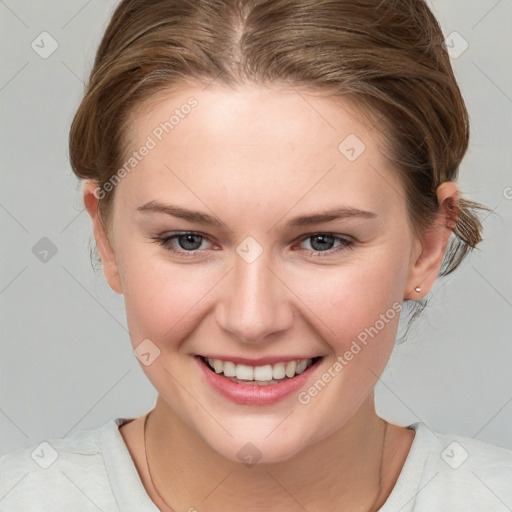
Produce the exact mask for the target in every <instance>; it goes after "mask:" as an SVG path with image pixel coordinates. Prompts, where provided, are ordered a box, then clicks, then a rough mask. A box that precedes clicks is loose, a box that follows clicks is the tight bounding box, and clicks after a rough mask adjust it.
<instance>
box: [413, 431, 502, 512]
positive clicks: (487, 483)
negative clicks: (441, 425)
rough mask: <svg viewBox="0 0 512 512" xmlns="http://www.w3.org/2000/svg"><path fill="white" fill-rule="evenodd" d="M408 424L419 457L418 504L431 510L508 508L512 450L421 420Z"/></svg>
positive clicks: (497, 509)
mask: <svg viewBox="0 0 512 512" xmlns="http://www.w3.org/2000/svg"><path fill="white" fill-rule="evenodd" d="M411 427H413V428H414V429H415V430H416V436H417V441H418V443H417V446H416V451H417V452H418V453H417V455H421V456H420V457H418V459H422V460H423V469H422V476H421V482H420V485H419V488H420V489H423V490H422V491H420V492H419V493H418V498H417V499H418V502H419V503H421V501H422V500H423V501H425V502H428V506H429V507H430V508H431V509H435V510H451V511H456V510H465V511H472V510H484V509H486V510H494V511H499V510H504V511H506V510H511V509H512V450H509V449H507V448H503V447H500V446H495V445H493V444H490V443H486V442H483V441H480V440H478V439H474V438H470V437H464V436H460V435H456V434H446V433H440V432H436V431H434V430H432V429H430V428H429V427H428V426H427V425H426V424H424V423H415V424H413V425H411ZM422 495H423V496H422ZM432 507H434V508H432ZM436 507H437V508H436ZM464 507H465V508H464ZM482 507H483V508H482ZM486 507H487V508H486Z"/></svg>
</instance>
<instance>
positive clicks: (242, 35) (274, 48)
mask: <svg viewBox="0 0 512 512" xmlns="http://www.w3.org/2000/svg"><path fill="white" fill-rule="evenodd" d="M443 41H444V37H443V34H442V31H441V28H440V26H439V24H438V22H437V20H436V19H435V17H434V15H433V14H432V12H431V11H430V9H429V8H428V6H427V5H426V3H425V1H424V0H153V1H151V2H148V1H146V0H123V1H121V2H120V3H119V5H118V6H117V8H116V10H115V11H114V13H113V16H112V19H111V20H110V23H109V25H108V27H107V29H106V32H105V34H104V37H103V39H102V41H101V44H100V46H99V48H98V51H97V54H96V59H95V62H94V66H93V69H92V71H91V73H90V77H89V82H88V84H87V87H86V90H85V95H84V98H83V99H82V102H81V104H80V106H79V108H78V111H77V112H76V115H75V117H74V120H73V123H72V126H71V130H70V138H69V151H70V160H71V165H72V167H73V170H74V172H75V174H76V175H77V176H78V177H80V178H92V179H94V180H97V182H98V185H99V186H100V187H101V186H103V185H104V184H105V183H107V181H108V180H109V179H110V178H111V177H112V176H113V175H114V174H115V173H116V171H117V169H118V168H119V167H120V166H121V165H122V162H123V161H124V156H125V155H126V154H127V149H128V147H127V146H128V141H127V133H128V130H127V128H128V127H129V120H130V116H131V114H132V113H133V112H134V111H135V109H136V108H138V107H139V106H140V105H142V104H143V103H144V102H146V101H148V100H151V99H152V98H155V97H156V95H157V94H160V93H162V91H170V90H173V89H179V88H180V87H184V86H186V85H187V84H194V85H198V84H201V83H204V84H208V83H210V82H212V81H213V80H216V81H217V82H219V83H220V84H222V85H225V86H229V87H233V88H234V87H236V86H237V85H241V84H245V83H251V84H261V85H272V84H275V85H277V84H284V85H287V84H288V85H291V86H293V87H298V88H303V90H312V91H317V92H319V93H322V94H323V93H326V94H327V95H329V96H330V97H333V98H336V97H339V98H350V99H351V100H353V101H354V102H355V103H356V104H357V105H358V106H359V107H360V109H361V112H363V113H366V114H368V115H369V116H370V117H371V118H372V119H377V118H378V121H377V122H379V123H380V124H381V125H382V126H385V127H386V128H385V130H382V131H381V132H382V133H385V134H386V137H385V139H386V147H387V152H388V153H389V155H388V157H389V158H391V159H392V160H393V162H394V164H395V168H396V169H397V172H399V173H400V175H401V177H402V181H403V183H404V185H405V190H406V195H407V197H406V200H407V205H408V211H409V216H410V221H411V225H412V226H413V228H414V229H415V230H416V231H417V232H421V231H422V230H424V229H426V228H428V227H429V226H430V225H431V224H432V221H433V219H434V218H435V215H436V214H437V211H438V204H437V197H436V189H437V187H438V186H439V185H440V184H441V183H442V182H443V181H455V180H456V178H457V174H458V169H459V164H460V162H461V160H462V158H463V156H464V154H465V152H466V150H467V146H468V139H469V121H468V113H467V111H466V107H465V104H464V100H463V98H462V95H461V92H460V90H459V87H458V85H457V82H456V79H455V77H454V74H453V70H452V67H451V63H450V58H449V55H448V53H447V51H446V48H445V46H444V42H443ZM113 193H114V191H111V192H109V193H108V194H106V195H105V197H104V198H103V199H101V201H100V213H101V214H102V218H104V219H107V218H108V214H109V211H110V208H111V205H112V199H113ZM478 209H482V210H487V208H486V207H484V206H482V205H479V204H478V203H475V202H472V201H469V200H466V199H463V198H460V199H459V201H458V203H457V204H456V205H453V210H452V211H453V213H454V214H456V215H457V220H456V224H455V227H454V230H453V236H452V239H451V241H450V245H449V247H448V249H447V251H446V254H445V259H444V261H443V266H442V269H441V275H446V274H449V273H450V272H452V271H453V270H455V268H456V267H457V266H458V265H459V263H460V262H461V261H462V259H463V258H464V256H465V255H466V254H467V253H468V251H469V250H471V249H473V248H475V246H476V245H477V244H478V243H479V242H480V241H481V229H482V226H481V222H480V220H479V218H478V216H477V214H476V210H478Z"/></svg>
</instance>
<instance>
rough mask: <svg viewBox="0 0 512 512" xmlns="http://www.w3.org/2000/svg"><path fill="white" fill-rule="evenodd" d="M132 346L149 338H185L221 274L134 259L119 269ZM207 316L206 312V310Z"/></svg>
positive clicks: (197, 267)
mask: <svg viewBox="0 0 512 512" xmlns="http://www.w3.org/2000/svg"><path fill="white" fill-rule="evenodd" d="M120 271H121V272H122V276H123V292H124V300H125V305H126V314H127V321H128V327H129V330H130V335H131V338H132V344H133V345H134V346H135V345H137V344H138V343H140V341H142V340H143V339H146V338H150V339H151V340H153V341H154V342H155V343H157V344H159V345H160V344H163V343H165V344H168V343H169V342H170V341H172V340H173V339H178V340H179V339H183V337H185V336H186V335H187V334H188V333H189V332H190V331H191V330H192V329H194V327H195V326H194V325H193V323H194V318H195V317H196V316H197V314H198V313H199V312H200V311H202V309H203V305H204V301H203V300H204V299H205V297H206V296H207V295H208V292H209V290H211V289H212V287H213V286H214V285H215V283H216V282H217V281H218V272H217V271H212V269H211V268H209V269H208V268H206V267H202V268H200V266H199V265H198V266H193V265H173V264H171V263H169V262H167V261H162V260H160V261H157V260H156V259H155V258H153V261H152V262H151V261H150V260H149V259H138V258H134V259H133V261H132V264H130V265H126V266H125V267H124V268H123V269H121V270H120ZM203 313H204V311H203Z"/></svg>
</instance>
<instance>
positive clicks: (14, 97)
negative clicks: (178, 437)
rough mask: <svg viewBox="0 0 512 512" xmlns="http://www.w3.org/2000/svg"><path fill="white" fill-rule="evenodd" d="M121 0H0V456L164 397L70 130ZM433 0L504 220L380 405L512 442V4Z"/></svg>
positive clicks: (476, 188) (435, 299)
mask: <svg viewBox="0 0 512 512" xmlns="http://www.w3.org/2000/svg"><path fill="white" fill-rule="evenodd" d="M114 4H115V2H114V1H111V0H107V1H105V0H103V1H100V0H89V1H84V0H73V1H70V0H67V1H63V0H60V1H56V0H53V1H44V2H34V1H33V0H30V1H29V0H27V1H24V0H5V1H2V0H0V16H1V30H0V38H1V41H2V46H1V48H2V52H3V59H2V62H3V65H2V68H1V70H0V109H1V119H2V128H1V130H2V133H1V141H2V142H1V157H0V158H1V162H2V174H1V180H2V181H1V187H0V222H1V228H2V242H1V244H0V251H1V253H0V261H1V265H2V266H1V274H0V319H1V324H2V334H1V339H0V340H1V341H0V343H1V345H0V349H1V357H0V371H1V381H0V391H1V396H0V432H1V435H0V454H4V453H7V452H9V451H11V450H13V449H15V448H19V447H25V446H31V445H35V444H37V443H39V442H40V441H42V440H44V439H50V438H52V437H63V436H65V435H68V434H70V433H72V432H76V431H78V430H83V429H89V428H95V427H98V426H100V425H102V424H103V423H105V422H106V421H108V420H110V419H111V418H114V417H118V416H124V417H131V416H136V415H140V414H143V413H144V412H146V411H147V410H149V409H150V408H151V407H153V405H154V401H155V399H156V391H155V390H154V388H153V387H152V385H151V384H150V383H149V381H148V380H147V379H146V377H145V375H144V373H143V372H142V370H141V368H140V365H139V362H138V360H137V359H136V358H135V357H134V356H133V353H132V349H131V344H130V341H129V338H128V333H127V330H126V321H125V312H124V306H123V300H122V297H120V296H118V295H116V294H115V293H114V292H112V291H111V290H110V289H109V288H108V286H107V285H106V283H105V279H104V277H103V276H102V274H98V273H95V272H94V271H93V269H92V268H91V261H90V256H89V250H90V245H91V240H92V235H91V225H90V220H89V217H88V215H87V213H86V212H84V210H83V204H82V200H81V194H80V186H79V183H78V181H77V179H76V178H75V177H74V175H73V174H72V173H71V170H70V166H69V163H68V153H67V136H68V129H69V125H70V122H71V119H72V116H73V114H74V111H75V109H76V107H77V105H78V102H79V100H80V98H81V94H82V91H83V80H84V78H85V77H86V76H87V75H88V73H89V70H90V69H91V66H92V62H93V58H94V53H95V50H96V47H97V44H98V42H99V39H100V37H101V34H102V31H103V30H104V28H105V27H106V23H107V20H108V17H109V14H110V12H111V10H112V8H113V6H114ZM431 5H432V7H433V9H434V12H435V13H436V14H437V15H438V17H439V20H440V22H441V25H442V27H443V30H444V33H445V35H446V36H448V35H449V34H452V33H453V32H454V31H456V32H457V33H458V34H460V36H461V37H462V38H464V40H465V41H467V43H468V45H469V46H468V48H467V50H466V51H465V52H464V53H462V54H461V55H457V58H455V57H454V58H453V60H452V62H453V65H454V68H455V72H456V75H457V77H458V79H459V81H460V85H461V88H462V91H463V94H464V97H465V99H466V101H467V105H468V109H469V111H470V115H471V121H472V134H471V135H472V138H471V147H470V150H469V152H468V154H467V156H466V159H465V160H464V163H463V165H462V168H461V178H460V180H459V185H460V187H461V189H462V192H463V193H464V194H465V195H466V197H469V198H472V199H475V200H477V201H480V202H483V203H484V204H486V205H488V206H489V207H491V208H493V209H494V210H495V212H496V215H490V216H488V217H487V218H486V219H485V221H484V225H485V237H486V240H485V242H484V243H483V244H482V245H481V250H480V251H478V252H477V253H475V254H473V255H472V256H471V257H470V258H468V260H467V261H466V262H465V263H464V264H463V266H462V267H461V268H459V270H458V271H457V272H456V273H455V274H453V275H452V276H449V277H448V278H445V279H439V280H438V283H437V284H436V286H435V288H434V290H433V292H432V294H431V303H430V306H429V308H428V310H427V311H426V312H425V314H424V316H423V318H422V319H421V320H420V321H418V322H417V323H416V325H415V328H414V329H413V330H412V332H411V333H410V339H409V340H408V342H406V343H405V344H403V345H400V346H397V347H396V349H395V351H394V353H393V356H392V358H391V361H390V363H389V366H388V368H387V369H386V371H385V373H384V375H383V376H382V379H381V380H380V381H379V383H378V385H377V387H376V400H377V408H378V412H379V413H380V414H381V415H383V416H384V417H385V418H387V419H388V420H390V421H394V422H396V423H399V424H403V425H405V424H409V423H412V422H415V421H424V422H426V423H427V424H429V425H430V426H431V427H432V428H434V429H436V430H438V431H442V432H448V433H457V434H461V435H465V436H468V437H476V438H478V439H481V440H483V441H487V442H491V443H494V444H497V445H501V446H505V447H508V448H511V449H512V428H510V427H511V425H512V378H511V375H512V370H511V361H512V343H511V341H512V335H511V334H512V326H511V322H510V318H511V313H512V309H511V308H512V286H511V285H512V272H511V268H510V261H511V260H512V258H511V256H512V237H511V236H510V234H511V232H512V231H511V226H512V188H511V187H512V173H511V172H510V165H511V164H510V162H511V161H512V152H511V146H512V129H511V126H512V122H511V119H512V80H511V68H510V65H505V64H504V63H505V62H510V53H511V50H512V36H511V31H510V22H511V21H512V0H500V1H497V0H472V1H469V0H457V1H455V0H449V1H448V0H446V1H441V0H437V1H432V2H431ZM45 31H46V32H48V33H49V34H51V36H52V37H53V38H54V39H55V40H56V41H57V43H58V48H57V49H56V51H55V52H54V53H53V54H52V55H51V56H49V57H48V58H46V59H43V58H42V57H41V56H40V55H39V54H38V53H36V51H34V50H33V49H32V47H31V43H32V41H34V40H35V41H36V43H37V42H38V41H40V40H41V37H39V35H40V34H41V33H42V32H45ZM44 37H47V36H44ZM454 37H455V38H453V37H452V38H451V39H450V41H453V46H454V48H453V49H452V51H454V52H456V53H457V54H458V53H460V52H461V51H462V49H463V48H464V46H463V41H462V40H461V39H460V38H459V36H454ZM39 44H40V46H42V44H41V43H39ZM450 44H451V43H450ZM45 48H46V50H48V49H49V48H50V44H49V39H46V43H45ZM41 51H42V49H41ZM43 237H47V238H48V239H49V240H50V241H51V244H53V245H51V244H49V242H48V241H47V240H43V241H41V239H42V238H43ZM36 244H38V245H36ZM34 246H35V248H34ZM53 246H55V249H56V250H57V252H56V253H55V254H52V250H51V249H52V247H53ZM45 249H46V250H48V251H49V252H48V253H47V254H46V255H45V253H44V252H41V251H44V250H45ZM55 249H54V251H55Z"/></svg>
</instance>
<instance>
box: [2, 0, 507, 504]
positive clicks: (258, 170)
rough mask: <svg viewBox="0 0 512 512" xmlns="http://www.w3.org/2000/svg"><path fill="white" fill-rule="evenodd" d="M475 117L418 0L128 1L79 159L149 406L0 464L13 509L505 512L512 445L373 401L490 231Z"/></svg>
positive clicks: (93, 99)
mask: <svg viewBox="0 0 512 512" xmlns="http://www.w3.org/2000/svg"><path fill="white" fill-rule="evenodd" d="M468 131H469V128H468V117H467V112H466V108H465V105H464V102H463V99H462V97H461V94H460V91H459V88H458V86H457V83H456V81H455V78H454V75H453V72H452V69H451V65H450V60H449V57H448V55H447V53H446V50H445V48H444V47H443V35H442V32H441V30H440V27H439V25H438V23H437V21H436V20H435V18H434V16H433V15H432V13H431V12H430V10H429V9H428V7H427V6H426V4H425V3H424V2H423V1H422V0H414V1H411V0H401V1H393V2H391V1H384V2H383V1H381V0H366V1H361V0H347V1H342V0H337V1H333V0H331V1H315V2H313V1H306V0H282V1H281V0H277V1H257V0H244V1H243V0H240V1H236V0H223V1H215V2H191V1H186V0H181V1H180V0H175V1H170V0H156V1H153V2H144V1H142V0H125V1H122V2H121V3H120V4H119V5H118V7H117V9H116V11H115V12H114V14H113V17H112V20H111V22H110V24H109V26H108V27H107V29H106V33H105V35H104V37H103V40H102V42H101V45H100V47H99V49H98V52H97V56H96V60H95V63H94V68H93V70H92V72H91V75H90V80H89V84H88V87H87V90H86V92H85V95H84V98H83V100H82V102H81V104H80V107H79V109H78V111H77V113H76V116H75V119H74V121H73V124H72V126H71V132H70V157H71V163H72V166H73V169H74V171H75V173H76V174H77V176H79V177H80V178H83V179H84V183H83V198H84V204H85V207H86V209H87V211H88V213H89V214H90V216H91V219H92V224H93V230H94V236H95V240H96V244H97V247H98V250H99V253H100V256H101V260H102V265H103V270H104V273H105V276H106V279H107V281H108V283H109V285H110V286H111V288H112V289H113V290H114V291H115V292H117V293H120V294H122V295H123V296H124V300H125V304H126V311H127V321H128V326H129V331H130V337H131V341H132V345H133V349H134V354H135V355H136V357H137V358H138V359H139V361H140V363H141V367H142V369H143V370H144V372H145V373H146V375H147V377H148V379H149V380H150V381H151V382H152V384H153V385H154V386H155V388H156V390H157V391H158V399H157V402H156V405H155V407H154V408H153V409H152V410H151V411H150V412H149V413H148V414H146V415H143V416H141V417H138V418H116V419H115V420H113V421H111V422H109V423H108V424H106V425H104V426H102V427H101V428H98V429H95V430H90V431H83V432H80V433H76V434H74V435H72V436H69V437H67V438H64V439H58V440H51V443H42V444H41V445H39V446H38V447H32V448H31V449H26V450H18V451H16V452H12V453H11V454H8V455H7V456H5V457H3V458H2V462H1V464H2V474H3V475H5V477H6V478H4V480H5V482H6V483H5V490H4V491H3V493H2V496H4V499H3V500H2V502H0V506H2V507H4V508H2V510H9V511H10V510H36V509H37V510H52V511H53V510H98V509H100V510H121V511H123V512H124V511H131V510H133V511H135V510H137V511H146V510H147V511H150V510H158V509H159V510H175V511H179V510H188V511H194V510H197V511H213V512H216V511H224V512H226V511H228V512H229V511H234V510H239V509H244V510H248V511H254V512H256V511H264V510H279V511H295V510H297V511H298V510H307V511H311V512H313V511H320V510H336V511H338V510H350V511H376V510H379V511H381V512H389V511H399V510H400V511H406V510H411V511H412V510H414V511H432V510H435V511H450V512H453V511H457V510H461V511H471V510H474V511H477V510H478V511H480V510H496V511H497V510H510V509H511V508H512V452H510V451H509V450H506V449H504V448H499V447H495V446H493V445H490V444H486V443H482V442H480V441H476V440H473V439H469V438H464V437H460V436H450V435H447V434H440V433H437V432H433V431H432V430H430V429H429V428H428V427H427V425H426V424H424V423H422V422H418V423H415V424H413V425H408V426H400V425H395V424H392V423H390V422H388V421H386V420H384V419H383V418H380V417H379V416H378V415H377V413H376V410H375V404H374V392H373V390H374V386H375V384H376V382H377V380H378V378H379V377H380V375H381V374H382V372H383V371H384V369H385V367H386V364H387V361H388V359H389V356H390V354H391V351H392V349H393V345H394V342H395V337H396V333H397V328H398V321H399V317H400V313H401V310H402V307H403V304H404V302H405V303H407V304H415V303H416V304H417V305H418V306H419V307H420V308H421V305H422V302H421V301H422V299H424V297H425V296H426V295H427V294H428V293H429V291H430V289H431V288H432V286H433V284H434V282H435V280H436V278H437V276H438V275H439V274H441V275H446V274H448V273H450V272H452V271H453V270H455V269H456V267H457V266H458V265H459V263H460V261H461V260H462V258H463V257H464V256H465V254H466V253H467V252H468V251H469V250H471V249H472V248H474V247H475V246H476V245H477V244H478V242H479V241H480V239H481V233H480V230H481V225H480V222H479V220H478V217H477V216H476V214H475V210H477V209H478V208H481V207H480V205H478V204H475V203H472V202H470V201H467V200H465V199H464V198H462V197H461V195H460V192H459V190H458V187H457V185H456V183H455V180H456V178H457V173H458V168H459V164H460V162H461V160H462V158H463V156H464V154H465V152H466V149H467V145H468ZM24 475H26V476H27V480H26V483H22V484H20V485H18V484H19V480H20V479H21V478H24ZM15 485H16V486H17V488H16V489H15V490H12V492H10V490H11V489H12V488H13V487H14V486H15ZM7 491H9V493H8V494H6V493H7Z"/></svg>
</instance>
